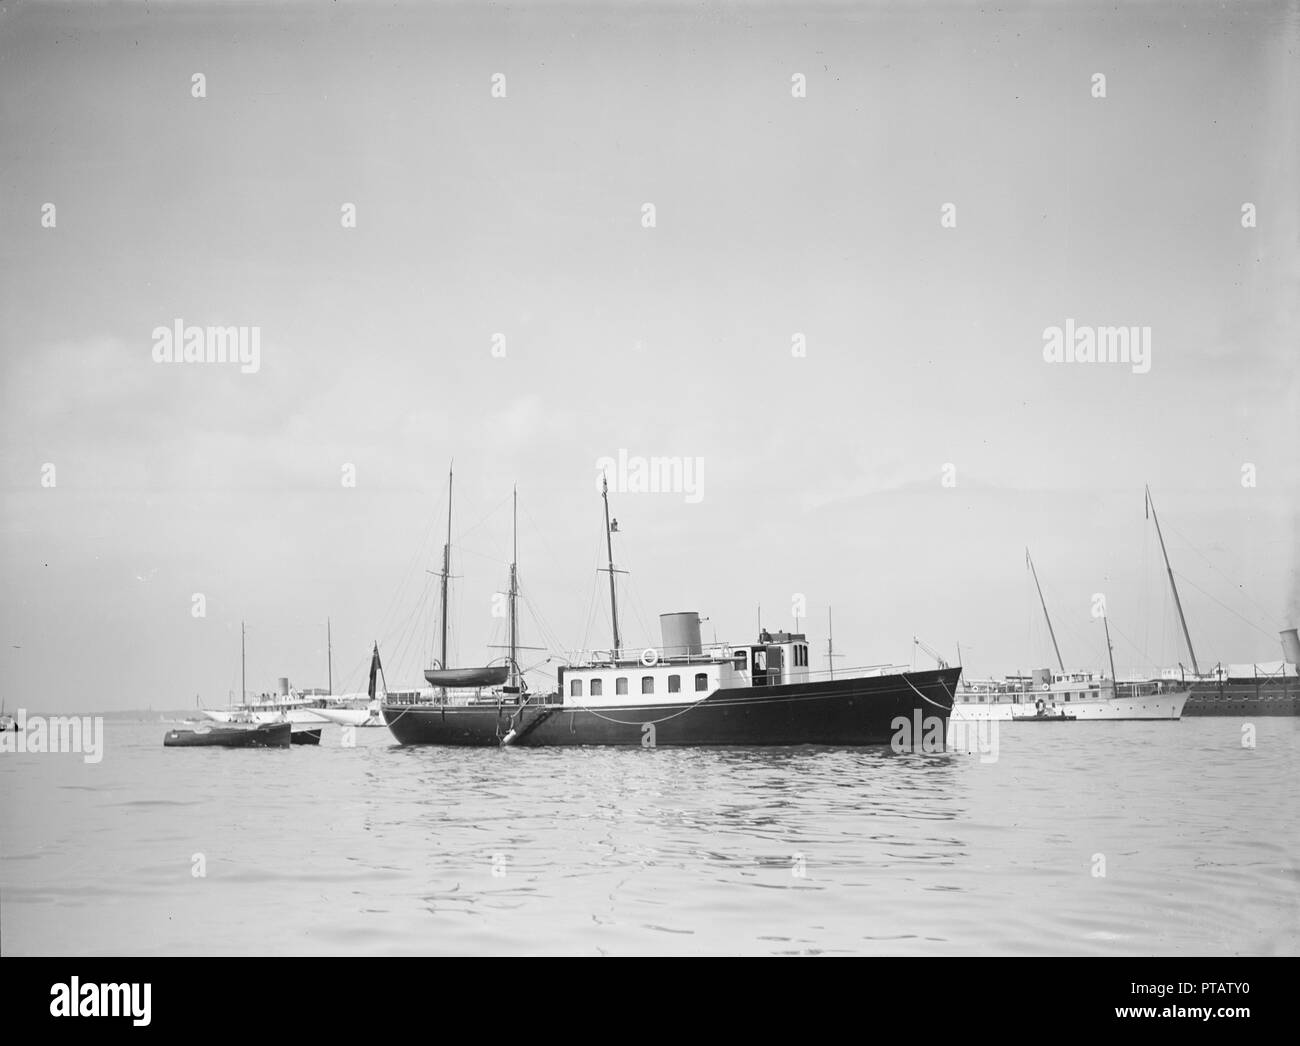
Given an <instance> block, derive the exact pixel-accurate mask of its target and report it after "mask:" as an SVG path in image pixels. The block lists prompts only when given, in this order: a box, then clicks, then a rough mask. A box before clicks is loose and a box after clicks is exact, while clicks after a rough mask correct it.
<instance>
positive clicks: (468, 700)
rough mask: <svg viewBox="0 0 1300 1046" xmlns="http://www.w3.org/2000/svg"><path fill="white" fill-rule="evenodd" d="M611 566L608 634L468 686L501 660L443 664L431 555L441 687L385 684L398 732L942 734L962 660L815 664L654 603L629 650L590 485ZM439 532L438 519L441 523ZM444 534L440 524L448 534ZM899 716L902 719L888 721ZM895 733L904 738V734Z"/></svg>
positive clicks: (552, 741) (843, 737)
mask: <svg viewBox="0 0 1300 1046" xmlns="http://www.w3.org/2000/svg"><path fill="white" fill-rule="evenodd" d="M601 497H602V500H603V501H604V512H605V546H606V553H607V556H608V563H609V565H608V567H607V568H606V569H607V571H608V573H609V576H610V619H611V625H612V632H613V646H612V647H611V648H610V649H609V650H608V651H593V652H590V653H587V654H584V655H582V656H580V657H578V658H576V659H575V660H573V661H572V662H571V663H570V664H568V665H565V666H562V667H560V668H559V670H558V678H557V688H556V690H554V691H552V692H551V693H549V694H545V695H530V694H528V692H527V690H526V688H525V687H524V686H523V685H521V684H517V685H510V686H502V687H500V688H498V689H496V690H495V691H492V692H490V693H488V694H484V693H482V692H481V691H478V690H476V691H472V692H471V693H470V694H469V695H468V696H466V695H462V694H455V693H453V692H452V691H450V690H449V689H447V688H448V687H451V686H452V685H454V684H455V683H457V682H462V681H472V682H473V683H474V684H482V685H484V686H486V685H488V683H489V682H493V681H504V680H505V678H506V675H505V674H502V672H501V669H499V668H498V669H496V670H495V671H493V669H491V668H481V669H448V668H446V667H445V665H446V653H445V651H446V631H445V630H446V620H445V607H446V579H447V576H448V574H449V573H450V570H449V559H448V557H447V553H446V551H444V556H443V573H442V577H443V597H442V604H443V607H444V619H443V626H442V627H443V640H442V650H443V657H442V660H441V662H440V665H439V667H438V668H437V669H431V670H430V671H429V672H426V673H425V678H426V679H427V680H428V681H429V682H430V683H432V684H434V685H435V686H436V687H439V688H440V689H439V691H438V692H437V693H435V695H434V697H433V698H432V699H428V698H426V697H424V696H423V695H421V694H418V693H414V694H412V693H403V694H393V693H392V692H390V693H389V694H388V695H387V698H386V699H385V701H384V704H383V711H384V718H385V720H386V721H387V723H388V726H389V729H390V730H392V732H393V736H394V737H395V738H397V740H398V741H399V742H401V743H402V744H441V745H518V746H524V747H534V746H550V745H629V746H638V747H646V748H650V747H657V746H668V745H798V744H824V745H882V744H891V743H894V744H899V743H901V744H903V745H905V746H906V747H909V748H910V747H921V746H923V745H927V744H928V743H929V740H930V739H931V738H935V739H937V741H938V744H939V745H940V746H941V745H942V743H943V737H944V732H945V730H946V727H947V722H948V716H949V713H950V711H951V709H952V703H953V691H954V689H955V688H956V686H957V681H958V679H959V678H960V676H961V669H960V668H959V667H958V668H942V669H938V670H932V671H921V672H906V671H899V670H898V669H896V668H894V667H893V666H881V667H878V668H875V669H868V670H863V671H862V672H861V674H858V675H848V676H845V675H839V676H838V677H835V676H832V677H831V678H825V675H826V674H824V673H820V672H814V671H813V670H812V669H811V668H810V665H809V647H808V642H807V638H806V637H805V636H804V635H803V634H802V633H788V632H775V633H773V632H769V631H767V630H766V629H762V628H760V631H759V635H758V639H757V641H756V642H754V643H746V644H742V645H740V646H730V645H725V644H715V645H713V646H712V647H710V648H708V649H705V648H704V646H703V644H702V642H701V639H700V617H699V615H698V614H696V613H694V612H688V613H675V614H661V615H660V625H661V630H662V639H663V646H662V647H658V648H655V647H647V648H646V649H644V650H640V651H637V650H627V649H625V648H624V647H623V642H622V636H621V634H620V631H619V619H618V596H617V590H616V587H615V584H614V575H615V573H618V572H619V571H617V569H616V568H615V566H614V553H613V541H612V535H613V533H614V532H615V528H614V526H613V525H612V524H611V522H610V516H609V486H608V483H604V484H603V485H602V490H601ZM449 533H450V532H449ZM448 543H449V544H450V537H449V538H448ZM510 576H511V586H510V607H511V609H510V622H511V626H510V657H509V659H508V661H507V664H506V665H505V666H504V668H505V670H506V673H508V675H509V677H510V679H511V683H512V684H516V681H517V680H520V679H521V676H520V674H519V673H518V671H517V669H518V666H517V664H516V660H515V655H516V650H517V645H516V644H517V631H516V617H515V601H516V598H517V590H518V585H517V573H516V565H515V564H513V563H512V564H511V570H510ZM900 723H901V724H904V725H903V727H902V728H900ZM903 738H907V740H903Z"/></svg>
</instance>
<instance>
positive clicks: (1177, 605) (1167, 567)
mask: <svg viewBox="0 0 1300 1046" xmlns="http://www.w3.org/2000/svg"><path fill="white" fill-rule="evenodd" d="M1146 491H1147V508H1148V509H1149V510H1150V512H1151V518H1152V519H1153V520H1155V524H1156V537H1158V538H1159V539H1160V554H1161V555H1162V556H1164V557H1165V571H1166V572H1167V573H1168V574H1169V587H1170V589H1171V590H1172V591H1173V593H1174V607H1175V609H1177V611H1178V622H1179V624H1181V625H1182V626H1183V639H1185V640H1186V641H1187V653H1188V655H1189V656H1190V657H1191V659H1192V671H1193V672H1195V673H1196V674H1197V675H1198V676H1199V675H1200V674H1201V670H1200V668H1199V667H1198V666H1197V664H1196V651H1195V650H1193V649H1192V634H1191V632H1189V631H1188V630H1187V618H1185V617H1184V616H1183V602H1182V600H1181V599H1179V598H1178V585H1177V584H1176V583H1175V582H1174V570H1173V567H1171V566H1170V565H1169V553H1168V552H1166V551H1165V536H1164V535H1163V534H1162V533H1160V517H1159V516H1157V515H1156V503H1155V502H1154V501H1152V500H1151V488H1150V487H1147V488H1146Z"/></svg>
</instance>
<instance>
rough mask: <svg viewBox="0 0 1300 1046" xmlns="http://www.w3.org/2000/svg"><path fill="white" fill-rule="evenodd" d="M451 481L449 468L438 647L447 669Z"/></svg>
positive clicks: (440, 660) (440, 659)
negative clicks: (440, 639)
mask: <svg viewBox="0 0 1300 1046" xmlns="http://www.w3.org/2000/svg"><path fill="white" fill-rule="evenodd" d="M451 481H452V470H451V469H450V468H449V469H447V543H446V544H445V545H443V546H442V598H441V600H440V601H439V606H440V607H441V610H440V613H439V617H440V618H441V619H442V620H441V622H440V626H441V629H442V641H441V643H440V644H439V647H438V664H439V666H440V667H442V668H446V667H447V578H448V577H449V576H450V574H451ZM444 692H445V688H444Z"/></svg>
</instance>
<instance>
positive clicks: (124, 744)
mask: <svg viewBox="0 0 1300 1046" xmlns="http://www.w3.org/2000/svg"><path fill="white" fill-rule="evenodd" d="M1256 728H1257V731H1258V734H1257V742H1256V747H1255V748H1254V749H1243V748H1242V747H1241V740H1240V739H1241V731H1240V724H1239V723H1237V722H1236V721H1235V720H1228V719H1195V720H1187V721H1185V722H1182V723H1096V724H1094V723H1078V724H1072V725H1071V726H1070V727H1068V728H1062V729H1058V730H1052V731H1045V730H1043V729H1042V728H1036V727H1035V726H1033V725H1028V726H1026V725H1021V726H1019V727H1017V726H1016V725H1015V724H1004V725H1003V726H1002V728H1001V736H1000V738H999V746H998V749H997V752H998V754H997V758H996V760H995V761H984V760H981V758H980V757H979V756H978V755H975V754H965V753H956V752H950V753H941V754H933V755H924V754H906V755H899V754H895V753H894V752H891V751H889V750H888V749H884V748H879V749H820V748H790V749H754V748H751V749H660V750H642V749H639V748H637V749H595V748H593V749H514V748H511V749H487V750H475V749H466V750H457V749H432V748H423V749H415V748H412V749H403V748H399V747H397V746H396V745H394V744H393V743H392V740H391V737H390V736H389V734H388V732H387V731H386V730H359V731H357V740H358V744H357V747H355V748H344V747H342V745H341V744H340V736H339V733H338V728H336V727H327V728H326V733H325V737H324V740H323V742H322V745H321V747H319V748H294V749H289V750H286V751H275V750H269V751H260V750H255V751H222V750H217V749H202V748H200V749H167V750H165V749H163V748H162V747H161V738H162V729H163V728H160V727H159V726H158V725H157V724H147V723H112V722H110V723H108V724H107V728H106V729H107V735H106V748H105V754H104V759H103V761H102V762H101V763H99V764H94V765H87V764H85V763H83V762H82V761H81V760H80V759H78V758H76V757H60V756H50V755H9V754H6V755H4V756H0V791H2V793H3V795H4V797H5V801H4V804H3V809H0V919H2V920H3V925H4V930H5V932H4V940H3V948H4V951H5V953H6V954H24V953H51V952H52V953H98V952H104V953H109V954H116V953H165V954H171V953H193V952H198V953H208V952H215V953H232V952H233V953H240V952H257V953H262V952H270V953H294V954H298V953H339V952H344V953H351V952H364V953H381V954H392V953H465V952H494V953H495V952H510V953H517V952H525V953H556V952H560V953H587V954H590V953H609V954H627V953H646V952H652V953H653V952H668V953H676V952H701V953H717V952H725V953H731V952H739V953H782V954H784V953H806V954H817V953H850V954H860V953H888V954H899V953H960V954H969V953H979V954H995V953H1023V952H1033V953H1044V952H1046V953H1058V952H1061V953H1089V954H1128V953H1140V954H1149V953H1186V952H1198V953H1199V952H1209V953H1232V954H1236V953H1257V952H1263V953H1272V952H1285V953H1295V952H1296V951H1297V949H1298V948H1300V860H1298V858H1297V852H1298V850H1300V847H1298V846H1297V838H1298V833H1297V813H1296V811H1297V809H1300V795H1297V792H1298V791H1300V785H1298V783H1297V782H1298V780H1300V777H1298V775H1297V773H1296V769H1297V765H1300V764H1298V762H1297V756H1300V722H1297V721H1295V720H1287V719H1278V720H1262V719H1261V720H1259V721H1257V722H1256ZM200 873H201V874H200Z"/></svg>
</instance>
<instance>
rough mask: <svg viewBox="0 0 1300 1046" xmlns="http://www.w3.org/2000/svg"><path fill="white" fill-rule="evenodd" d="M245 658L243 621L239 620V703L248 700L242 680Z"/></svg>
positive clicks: (246, 690) (245, 684)
mask: <svg viewBox="0 0 1300 1046" xmlns="http://www.w3.org/2000/svg"><path fill="white" fill-rule="evenodd" d="M245 660H246V659H245V656H244V623H243V622H242V621H241V622H239V703H240V704H241V705H242V704H243V703H244V702H245V701H247V700H248V684H247V683H246V682H245V681H244V674H245V668H244V665H245Z"/></svg>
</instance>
